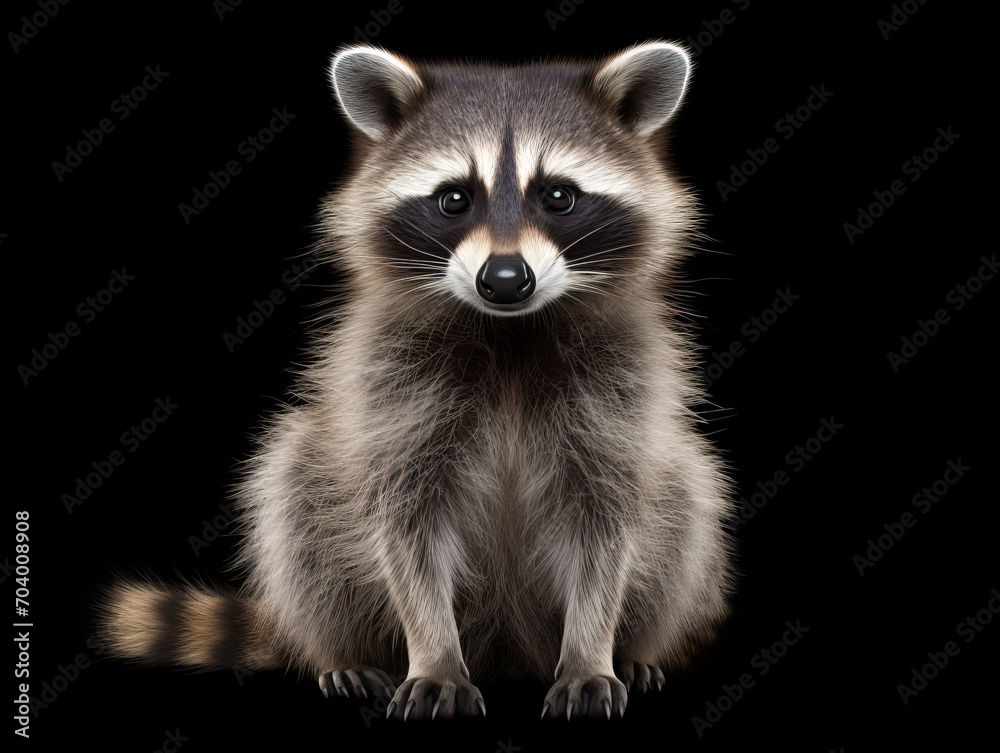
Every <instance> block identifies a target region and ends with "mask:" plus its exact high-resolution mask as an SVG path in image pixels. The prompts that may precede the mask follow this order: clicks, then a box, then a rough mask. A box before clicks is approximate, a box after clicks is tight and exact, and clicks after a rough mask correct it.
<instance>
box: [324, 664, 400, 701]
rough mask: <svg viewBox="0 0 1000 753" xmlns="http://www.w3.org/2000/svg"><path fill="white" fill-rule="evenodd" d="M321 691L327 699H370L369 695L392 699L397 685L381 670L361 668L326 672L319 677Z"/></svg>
mask: <svg viewBox="0 0 1000 753" xmlns="http://www.w3.org/2000/svg"><path fill="white" fill-rule="evenodd" d="M319 689H320V690H322V691H323V695H325V696H326V697H327V698H331V697H333V696H335V695H340V696H344V697H345V698H368V697H369V694H371V695H372V696H384V697H385V698H392V694H393V692H394V691H395V690H396V683H394V682H393V681H392V678H391V677H389V675H387V674H386V673H385V672H383V671H382V670H381V669H376V668H375V667H364V666H359V667H352V668H351V669H335V670H333V671H332V672H324V673H323V674H321V675H320V676H319Z"/></svg>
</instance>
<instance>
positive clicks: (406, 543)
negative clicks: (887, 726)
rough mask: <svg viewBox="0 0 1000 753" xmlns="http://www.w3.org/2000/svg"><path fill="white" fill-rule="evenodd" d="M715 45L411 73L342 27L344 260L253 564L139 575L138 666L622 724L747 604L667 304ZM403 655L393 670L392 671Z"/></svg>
mask: <svg viewBox="0 0 1000 753" xmlns="http://www.w3.org/2000/svg"><path fill="white" fill-rule="evenodd" d="M690 69H691V64H690V61H689V58H688V55H687V53H686V52H685V50H684V49H683V48H682V47H680V46H678V45H676V44H671V43H667V42H660V41H651V42H648V43H645V44H639V45H637V46H634V47H632V48H629V49H626V50H624V51H621V52H619V53H617V54H614V55H611V56H609V57H607V58H605V59H602V60H598V61H576V62H574V61H565V60H563V61H553V62H545V63H534V64H526V65H522V66H513V67H512V66H499V65H491V64H473V63H455V62H452V63H417V62H414V61H411V60H408V59H406V58H404V57H401V56H399V55H396V54H393V53H391V52H388V51H385V50H383V49H381V48H377V47H373V46H368V45H358V46H350V47H347V48H345V49H342V50H341V51H340V52H339V53H337V54H336V55H335V57H334V58H333V61H332V65H331V68H330V75H331V79H332V84H333V91H334V94H335V96H336V99H337V101H338V103H339V105H340V108H341V109H342V111H343V114H344V115H345V116H346V118H347V120H348V121H349V123H350V126H351V129H352V132H353V137H354V151H353V156H354V162H353V166H352V168H351V171H350V173H349V175H348V176H347V177H346V179H345V180H344V181H343V183H342V185H341V186H340V188H339V189H338V190H336V191H335V192H334V193H333V194H332V195H331V196H330V197H329V199H328V200H327V201H326V202H325V204H324V205H323V208H322V210H321V223H320V226H321V229H322V240H321V244H322V249H323V250H324V251H325V252H327V253H328V258H329V261H330V263H332V264H333V265H335V266H336V268H337V269H338V270H340V271H341V272H343V273H344V274H345V275H346V279H347V282H346V283H345V285H346V287H345V289H344V291H343V293H342V299H341V301H340V303H339V304H338V307H337V310H336V320H335V321H332V322H331V323H330V324H329V325H328V326H327V327H326V328H325V329H324V330H323V331H322V332H320V333H319V334H318V336H317V338H316V341H315V347H314V353H313V358H312V359H311V361H310V363H309V365H308V366H306V367H305V368H304V370H303V373H302V374H301V375H300V383H299V386H298V388H297V390H296V394H297V395H298V396H299V398H300V399H299V402H298V403H297V404H296V405H294V406H287V407H285V408H284V409H282V410H281V411H280V413H279V414H278V415H277V416H276V417H274V418H273V419H272V420H271V421H270V423H269V424H268V426H267V428H266V430H265V431H263V433H262V436H261V438H260V440H259V447H258V450H257V452H256V453H255V455H254V456H253V457H252V458H251V459H250V461H249V462H248V465H247V468H246V469H245V473H244V475H243V476H242V477H241V478H242V481H241V484H240V489H239V495H238V497H239V501H238V504H239V509H240V523H241V525H242V535H243V539H242V548H241V554H240V559H239V566H240V568H242V570H243V572H244V573H245V581H246V582H245V585H244V586H243V587H242V588H241V589H239V590H237V591H234V592H233V593H224V592H217V591H214V590H212V589H209V588H206V587H202V586H194V585H189V586H169V585H164V584H160V583H156V582H142V581H138V580H137V581H125V582H119V583H117V584H115V585H114V586H113V587H111V588H110V589H109V593H108V595H107V598H106V600H105V602H104V606H103V625H104V632H105V633H106V634H107V635H108V636H109V642H110V645H111V648H112V650H113V652H114V653H115V654H116V655H117V656H119V657H123V658H127V659H133V660H139V661H145V662H153V663H156V662H159V663H174V664H180V665H183V666H189V667H203V668H212V667H224V666H231V665H243V666H246V667H248V668H252V669H258V668H269V667H273V668H286V669H293V670H298V671H299V672H301V673H303V674H306V675H310V676H312V677H313V678H315V679H316V680H318V682H319V685H320V688H321V690H322V691H323V693H324V694H326V695H327V696H334V695H340V696H348V697H366V698H367V697H369V695H382V696H384V697H385V698H386V699H387V700H388V701H389V703H388V710H387V715H388V716H389V717H396V718H398V719H402V720H406V719H409V720H414V719H425V718H429V719H434V718H447V717H453V716H460V715H465V716H476V715H485V713H486V707H485V703H484V700H483V697H482V694H481V693H480V691H479V689H478V688H477V687H476V685H475V684H473V683H474V681H478V682H482V681H483V680H484V679H486V678H491V677H494V676H496V674H497V673H499V672H503V673H505V674H509V675H513V676H516V677H523V678H531V677H534V678H538V679H539V680H542V681H544V682H546V683H554V684H552V685H551V689H550V690H549V691H548V693H547V695H546V696H545V698H544V703H543V710H542V716H543V717H546V716H548V717H562V716H565V717H566V718H572V717H578V716H590V717H602V718H610V717H611V716H612V715H615V716H621V715H623V714H624V711H625V706H626V702H627V698H628V693H629V691H630V690H631V689H632V688H633V687H635V688H636V689H639V690H642V691H646V690H647V689H648V688H650V687H651V686H654V685H655V686H656V687H662V685H663V683H664V674H663V670H671V669H675V668H677V667H680V666H683V665H684V664H685V663H686V662H687V661H688V659H689V658H690V657H691V656H692V655H693V653H694V652H696V651H697V650H698V649H699V648H700V647H702V646H703V645H704V644H706V643H707V642H708V641H710V640H711V639H712V637H713V635H714V631H715V629H716V628H717V626H718V625H719V624H720V622H721V621H723V620H724V619H725V617H726V615H727V605H726V597H727V595H728V593H729V590H730V588H731V565H730V559H731V557H730V546H729V541H728V539H727V535H726V533H725V531H724V523H725V519H726V517H727V516H728V515H729V514H730V512H731V506H730V505H731V503H730V501H729V499H730V495H731V490H730V488H729V482H728V481H727V477H726V471H725V468H724V465H723V464H722V462H721V461H720V460H719V459H718V458H717V456H716V454H715V453H714V451H713V450H712V448H711V447H710V446H709V444H708V443H707V442H706V440H705V439H704V438H703V437H702V435H701V434H700V433H699V431H698V430H697V421H698V418H697V416H696V414H695V413H694V406H696V404H697V403H698V402H699V401H701V400H702V399H703V397H702V395H701V394H700V393H699V388H698V385H697V380H696V379H695V378H694V376H693V375H694V367H693V363H692V361H693V357H692V351H693V346H692V343H691V341H690V335H689V334H688V333H686V332H685V330H684V328H683V327H682V326H681V325H680V324H679V323H678V321H677V315H676V314H677V309H676V306H675V305H674V304H673V303H671V302H670V301H671V299H670V297H669V294H670V289H671V283H672V281H673V280H674V278H675V277H676V274H675V273H676V270H677V267H678V262H679V261H680V260H681V259H683V258H684V256H685V253H686V249H688V248H689V246H690V242H691V238H692V234H693V232H694V230H695V229H696V228H697V223H698V220H697V214H696V208H695V202H694V199H693V197H692V195H691V193H690V192H689V190H688V189H686V188H685V187H683V186H682V185H680V184H679V183H678V181H677V180H675V178H674V177H672V174H671V172H670V170H669V167H668V161H667V154H666V149H665V127H666V125H667V124H668V122H669V121H670V119H671V117H672V116H673V115H674V113H675V112H676V111H677V108H678V105H679V104H680V101H681V99H682V97H683V94H684V91H685V87H686V85H687V82H688V78H689V73H690ZM396 673H400V674H399V676H400V677H404V676H405V679H403V680H402V681H401V682H400V683H399V684H398V686H397V684H396V683H395V682H394V681H393V679H392V677H391V676H390V675H391V674H396Z"/></svg>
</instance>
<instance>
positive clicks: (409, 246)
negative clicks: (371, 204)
mask: <svg viewBox="0 0 1000 753" xmlns="http://www.w3.org/2000/svg"><path fill="white" fill-rule="evenodd" d="M382 229H383V230H385V232H387V233H388V234H389V235H391V236H392V237H393V238H395V239H396V240H397V241H399V242H400V243H402V244H403V245H404V246H406V247H407V248H409V249H411V250H413V251H416V252H417V253H418V254H424V255H425V256H429V257H431V258H432V259H440V258H441V257H440V256H435V255H434V254H432V253H431V252H430V251H424V250H423V249H419V248H417V247H416V246H411V245H410V244H409V243H407V242H406V241H404V240H403V239H402V238H400V237H399V236H398V235H396V234H395V233H394V232H392V231H391V230H389V228H385V227H384V228H382ZM417 229H418V230H420V228H417ZM421 232H423V231H421ZM425 235H426V233H425ZM428 237H429V236H428ZM431 240H433V238H431ZM445 250H446V251H447V250H448V248H447V246H445ZM448 253H449V254H450V253H451V252H450V251H449V252H448Z"/></svg>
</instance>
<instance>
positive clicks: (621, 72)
mask: <svg viewBox="0 0 1000 753" xmlns="http://www.w3.org/2000/svg"><path fill="white" fill-rule="evenodd" d="M690 72H691V62H690V60H689V58H688V54H687V52H686V51H685V50H684V48H683V47H679V46H677V45H675V44H670V43H669V42H647V43H645V44H640V45H636V46H635V47H630V48H629V49H627V50H624V51H622V52H620V53H618V54H617V55H613V56H611V57H610V58H608V59H607V60H605V61H604V63H603V64H602V65H600V66H599V67H598V69H597V72H596V73H595V74H594V86H595V88H596V89H597V92H598V95H599V96H601V97H603V98H604V99H605V100H606V101H607V102H609V103H610V104H611V106H612V107H613V108H614V109H615V110H616V111H617V112H618V114H619V116H620V117H621V118H622V120H624V121H625V123H626V124H627V125H628V126H629V127H630V128H631V129H633V130H634V131H636V132H637V133H638V134H639V135H640V136H648V135H649V134H651V133H653V132H654V131H656V130H657V129H659V128H660V127H661V126H663V125H664V124H665V123H666V122H667V121H668V120H670V117H671V116H672V115H673V114H674V112H676V110H677V105H678V104H679V103H680V100H681V96H682V95H683V94H684V89H685V87H686V86H687V82H688V76H689V75H690Z"/></svg>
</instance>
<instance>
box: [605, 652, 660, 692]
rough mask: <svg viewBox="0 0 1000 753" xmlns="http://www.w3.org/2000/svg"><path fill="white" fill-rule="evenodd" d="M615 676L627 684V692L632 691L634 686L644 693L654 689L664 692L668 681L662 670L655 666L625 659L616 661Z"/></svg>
mask: <svg viewBox="0 0 1000 753" xmlns="http://www.w3.org/2000/svg"><path fill="white" fill-rule="evenodd" d="M615 674H616V675H618V679H619V680H621V681H622V682H623V683H624V684H625V688H626V689H627V690H629V691H631V690H632V685H633V684H634V685H635V687H636V690H641V691H642V692H643V693H645V692H646V691H647V690H650V689H651V688H654V687H655V688H656V689H657V690H663V685H664V683H665V682H666V681H667V678H666V677H664V675H663V672H662V670H660V668H659V667H657V666H656V665H655V664H642V663H641V662H633V661H627V660H623V659H616V660H615Z"/></svg>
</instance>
